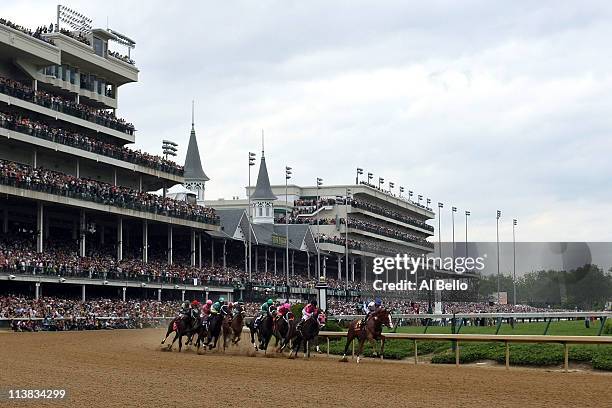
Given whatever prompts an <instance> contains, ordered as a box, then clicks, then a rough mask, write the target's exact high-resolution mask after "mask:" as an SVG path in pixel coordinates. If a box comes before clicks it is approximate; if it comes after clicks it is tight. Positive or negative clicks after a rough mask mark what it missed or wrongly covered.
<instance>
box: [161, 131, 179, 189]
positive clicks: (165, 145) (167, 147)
mask: <svg viewBox="0 0 612 408" xmlns="http://www.w3.org/2000/svg"><path fill="white" fill-rule="evenodd" d="M177 146H178V144H176V143H174V142H172V141H170V140H162V152H163V153H164V157H165V158H166V160H168V156H172V157H176V148H177ZM163 196H164V198H166V183H165V182H164V189H163Z"/></svg>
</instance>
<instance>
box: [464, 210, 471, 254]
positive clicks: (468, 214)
mask: <svg viewBox="0 0 612 408" xmlns="http://www.w3.org/2000/svg"><path fill="white" fill-rule="evenodd" d="M471 214H472V213H471V212H469V211H466V212H465V257H466V258H467V257H468V217H469V216H470V215H471Z"/></svg>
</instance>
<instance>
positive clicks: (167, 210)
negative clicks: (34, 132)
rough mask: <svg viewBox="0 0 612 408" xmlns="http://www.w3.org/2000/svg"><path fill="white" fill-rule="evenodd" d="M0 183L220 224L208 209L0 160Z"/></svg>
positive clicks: (210, 209) (212, 210) (211, 210)
mask: <svg viewBox="0 0 612 408" xmlns="http://www.w3.org/2000/svg"><path fill="white" fill-rule="evenodd" d="M0 183H1V184H4V185H9V186H13V187H17V188H25V189H28V190H35V191H41V192H44V193H48V194H55V195H61V196H68V197H72V198H77V199H81V200H87V201H93V202H97V203H103V204H105V205H112V206H118V207H123V208H130V209H135V210H139V211H147V212H151V213H155V214H163V215H166V216H169V217H176V218H183V219H188V220H192V221H197V222H205V223H208V224H215V225H218V224H219V218H218V217H217V215H216V214H215V211H214V209H212V208H210V207H202V206H200V205H197V204H190V203H188V202H186V201H181V200H174V199H171V198H169V197H162V196H158V195H155V194H150V193H145V192H139V191H137V190H133V189H131V188H128V187H122V186H115V185H112V184H109V183H104V182H101V181H96V180H92V179H87V178H77V177H74V176H71V175H68V174H64V173H59V172H56V171H52V170H47V169H43V168H40V167H38V168H34V167H32V166H29V165H27V164H20V163H15V162H11V161H8V160H0Z"/></svg>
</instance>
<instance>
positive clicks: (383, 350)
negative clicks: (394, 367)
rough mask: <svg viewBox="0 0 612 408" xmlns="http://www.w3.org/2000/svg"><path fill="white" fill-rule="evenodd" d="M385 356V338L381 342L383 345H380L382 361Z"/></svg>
mask: <svg viewBox="0 0 612 408" xmlns="http://www.w3.org/2000/svg"><path fill="white" fill-rule="evenodd" d="M384 355H385V338H384V337H383V338H382V341H381V345H380V359H381V360H382V359H383V356H384Z"/></svg>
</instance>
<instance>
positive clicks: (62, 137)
mask: <svg viewBox="0 0 612 408" xmlns="http://www.w3.org/2000/svg"><path fill="white" fill-rule="evenodd" d="M0 127H2V128H5V129H10V130H14V131H16V132H19V133H24V134H27V135H29V136H33V137H38V138H41V139H45V140H50V141H53V142H55V143H60V144H63V145H66V146H71V147H75V148H77V149H82V150H86V151H88V152H93V153H97V154H101V155H103V156H108V157H112V158H114V159H118V160H124V161H127V162H130V163H134V164H139V165H142V166H145V167H149V168H153V169H156V170H160V171H164V172H166V173H171V174H178V175H182V174H183V167H182V166H179V165H177V164H176V163H174V162H172V161H170V160H166V159H164V158H163V157H161V156H156V155H152V154H148V153H146V152H141V151H140V150H131V149H129V148H127V147H125V146H119V145H115V144H111V143H105V142H103V141H102V140H99V139H96V138H93V137H89V136H86V135H83V134H79V133H73V132H69V131H67V130H65V129H62V128H58V127H50V126H48V125H46V124H44V123H41V122H37V121H34V120H31V119H29V118H28V117H26V116H23V115H16V114H10V113H4V112H0Z"/></svg>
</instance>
